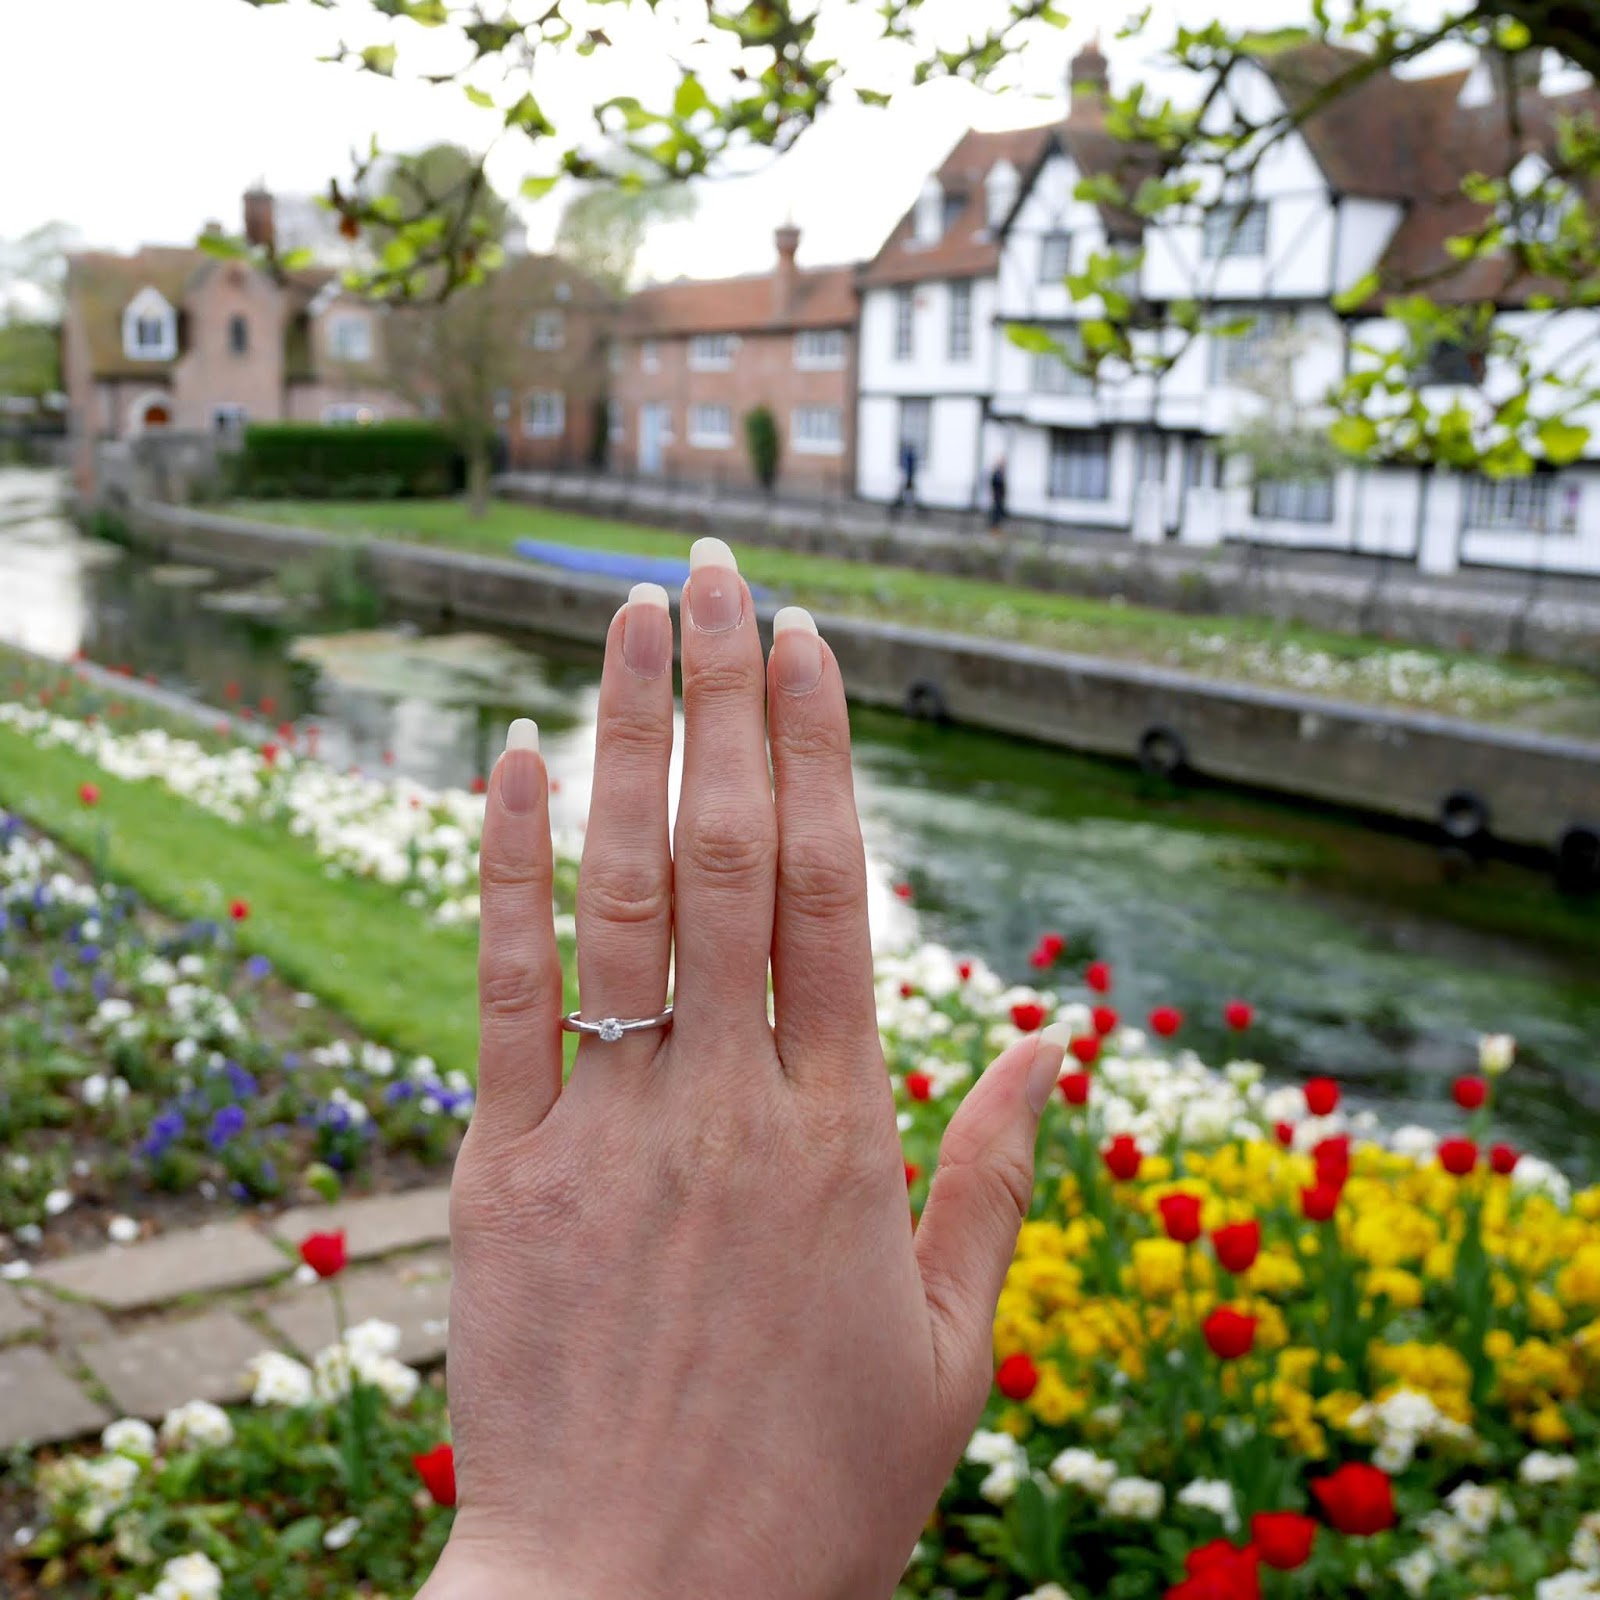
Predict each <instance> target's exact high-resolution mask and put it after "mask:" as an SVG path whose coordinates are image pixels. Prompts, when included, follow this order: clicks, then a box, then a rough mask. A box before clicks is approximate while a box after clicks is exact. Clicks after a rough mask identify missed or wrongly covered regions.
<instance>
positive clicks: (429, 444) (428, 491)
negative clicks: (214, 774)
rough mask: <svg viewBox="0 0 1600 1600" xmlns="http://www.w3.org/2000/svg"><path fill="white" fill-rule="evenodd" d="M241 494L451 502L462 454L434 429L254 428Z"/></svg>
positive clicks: (239, 481)
mask: <svg viewBox="0 0 1600 1600" xmlns="http://www.w3.org/2000/svg"><path fill="white" fill-rule="evenodd" d="M233 481H234V486H235V488H236V489H237V491H238V493H240V494H242V495H256V496H261V497H271V496H274V495H282V494H289V495H295V496H301V497H305V498H323V499H332V498H339V497H341V496H351V497H354V498H360V499H385V500H387V499H396V498H400V497H402V496H408V495H440V494H449V493H450V492H451V491H452V490H454V489H455V488H456V487H457V486H458V485H459V483H460V481H461V463H460V451H459V450H458V449H457V447H456V445H455V443H454V441H453V440H452V439H451V438H450V435H449V434H448V433H447V432H446V431H445V430H444V429H443V428H440V427H439V426H437V425H436V424H435V423H431V422H376V423H373V424H371V425H370V426H367V427H352V426H350V425H349V424H344V425H340V424H333V425H329V426H323V425H321V424H318V423H302V422H272V423H254V424H252V425H251V426H250V427H248V428H246V429H245V435H244V446H243V448H242V449H241V450H240V452H239V455H238V459H237V460H236V462H235V463H234V466H233Z"/></svg>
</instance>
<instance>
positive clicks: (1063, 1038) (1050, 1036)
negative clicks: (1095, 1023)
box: [1039, 1022, 1073, 1051]
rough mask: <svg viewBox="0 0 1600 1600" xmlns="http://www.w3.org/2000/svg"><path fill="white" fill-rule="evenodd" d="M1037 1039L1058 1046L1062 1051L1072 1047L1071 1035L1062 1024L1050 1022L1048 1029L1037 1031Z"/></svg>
mask: <svg viewBox="0 0 1600 1600" xmlns="http://www.w3.org/2000/svg"><path fill="white" fill-rule="evenodd" d="M1039 1037H1040V1038H1041V1039H1044V1040H1046V1041H1048V1042H1049V1043H1050V1044H1058V1045H1060V1046H1061V1048H1062V1050H1063V1051H1065V1050H1067V1049H1069V1048H1070V1047H1071V1045H1072V1039H1073V1033H1072V1029H1071V1028H1069V1027H1068V1026H1067V1025H1066V1023H1064V1022H1052V1023H1051V1024H1050V1026H1049V1027H1048V1028H1041V1029H1040V1030H1039Z"/></svg>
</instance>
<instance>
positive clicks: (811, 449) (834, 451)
mask: <svg viewBox="0 0 1600 1600" xmlns="http://www.w3.org/2000/svg"><path fill="white" fill-rule="evenodd" d="M824 417H831V418H832V419H833V424H834V427H833V431H832V433H831V434H827V433H823V432H818V431H817V430H816V429H815V428H814V427H813V426H812V424H814V423H815V422H817V421H819V420H821V419H822V418H824ZM802 419H804V420H802ZM789 448H790V449H791V450H793V451H794V453H795V454H796V455H800V456H840V455H843V454H844V407H843V406H796V407H795V408H794V410H793V411H791V412H790V413H789Z"/></svg>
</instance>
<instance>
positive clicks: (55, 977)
mask: <svg viewBox="0 0 1600 1600" xmlns="http://www.w3.org/2000/svg"><path fill="white" fill-rule="evenodd" d="M50 987H51V988H52V989H54V990H55V992H56V993H57V994H65V993H66V992H67V990H68V989H70V988H71V987H72V974H71V973H70V972H68V971H67V969H66V968H65V967H64V966H62V965H61V963H60V962H59V961H57V962H55V963H54V964H53V965H52V966H51V968H50Z"/></svg>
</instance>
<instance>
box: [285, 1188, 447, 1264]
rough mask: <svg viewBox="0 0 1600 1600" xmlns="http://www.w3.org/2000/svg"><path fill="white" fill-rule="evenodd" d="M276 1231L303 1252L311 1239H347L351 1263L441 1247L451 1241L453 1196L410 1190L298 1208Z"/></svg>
mask: <svg viewBox="0 0 1600 1600" xmlns="http://www.w3.org/2000/svg"><path fill="white" fill-rule="evenodd" d="M271 1227H272V1231H273V1232H274V1233H275V1234H276V1235H277V1236H278V1237H279V1238H280V1239H282V1240H283V1241H284V1242H285V1243H286V1244H290V1245H293V1246H295V1247H296V1248H298V1247H299V1244H300V1241H301V1240H302V1239H304V1238H305V1236H306V1235H307V1234H308V1233H336V1232H337V1231H338V1230H339V1229H340V1228H343V1229H344V1233H345V1248H346V1249H347V1250H348V1251H349V1252H350V1259H351V1260H352V1261H365V1260H367V1259H369V1258H370V1257H372V1256H386V1255H389V1254H391V1253H392V1252H393V1251H396V1250H414V1249H416V1248H417V1247H418V1246H419V1245H425V1244H443V1243H444V1242H445V1241H446V1240H447V1239H449V1237H450V1190H449V1187H448V1186H447V1185H440V1186H439V1187H437V1188H433V1189H411V1190H408V1191H407V1192H406V1193H405V1194H375V1195H372V1196H370V1197H368V1198H366V1199H363V1200H341V1201H340V1202H339V1203H338V1204H337V1205H331V1206H297V1207H295V1209H294V1210H293V1211H285V1212H284V1213H283V1214H282V1215H281V1216H279V1217H276V1218H274V1219H273V1222H272V1224H271Z"/></svg>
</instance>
